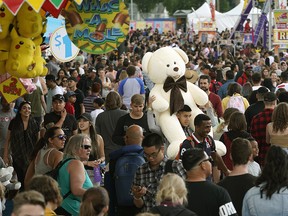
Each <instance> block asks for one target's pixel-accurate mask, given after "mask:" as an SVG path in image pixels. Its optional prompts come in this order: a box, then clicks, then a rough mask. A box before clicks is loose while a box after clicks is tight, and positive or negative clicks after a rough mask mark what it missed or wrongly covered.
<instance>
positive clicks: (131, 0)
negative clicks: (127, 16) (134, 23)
mask: <svg viewBox="0 0 288 216" xmlns="http://www.w3.org/2000/svg"><path fill="white" fill-rule="evenodd" d="M133 12H134V11H133V0H131V20H134V19H133V18H134V17H133Z"/></svg>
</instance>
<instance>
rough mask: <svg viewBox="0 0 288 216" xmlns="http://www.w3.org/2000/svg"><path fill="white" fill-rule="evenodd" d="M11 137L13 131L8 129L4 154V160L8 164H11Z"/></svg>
mask: <svg viewBox="0 0 288 216" xmlns="http://www.w3.org/2000/svg"><path fill="white" fill-rule="evenodd" d="M10 138H11V131H10V130H8V131H7V135H6V139H5V144H4V154H3V160H4V162H5V163H6V164H9V162H10V161H9V157H8V155H9V147H10Z"/></svg>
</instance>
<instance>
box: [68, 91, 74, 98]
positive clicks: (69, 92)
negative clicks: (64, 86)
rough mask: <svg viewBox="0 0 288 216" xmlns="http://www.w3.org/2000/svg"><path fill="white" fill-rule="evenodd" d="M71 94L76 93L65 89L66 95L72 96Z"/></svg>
mask: <svg viewBox="0 0 288 216" xmlns="http://www.w3.org/2000/svg"><path fill="white" fill-rule="evenodd" d="M73 95H76V93H75V92H74V91H67V93H66V97H67V98H68V97H70V96H73Z"/></svg>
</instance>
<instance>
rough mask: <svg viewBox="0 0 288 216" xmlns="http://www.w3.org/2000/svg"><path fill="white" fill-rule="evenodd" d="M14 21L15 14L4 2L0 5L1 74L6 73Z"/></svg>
mask: <svg viewBox="0 0 288 216" xmlns="http://www.w3.org/2000/svg"><path fill="white" fill-rule="evenodd" d="M13 21H14V16H13V14H12V13H11V12H10V11H9V10H8V9H7V7H6V6H5V5H4V4H3V5H2V6H1V7H0V74H5V73H6V71H5V64H6V60H7V59H8V52H9V49H10V44H11V38H10V36H9V27H10V25H12V23H13Z"/></svg>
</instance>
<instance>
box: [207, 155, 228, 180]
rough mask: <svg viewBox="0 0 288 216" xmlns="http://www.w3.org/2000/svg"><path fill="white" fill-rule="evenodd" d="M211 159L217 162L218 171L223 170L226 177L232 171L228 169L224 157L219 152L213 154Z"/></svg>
mask: <svg viewBox="0 0 288 216" xmlns="http://www.w3.org/2000/svg"><path fill="white" fill-rule="evenodd" d="M211 157H212V158H213V160H214V161H215V162H216V165H217V167H218V169H219V170H221V171H222V172H223V173H224V174H225V175H226V176H228V175H229V173H230V170H229V169H228V168H227V167H226V165H225V163H224V161H223V159H222V157H221V156H220V155H219V154H218V153H217V152H212V153H211Z"/></svg>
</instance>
